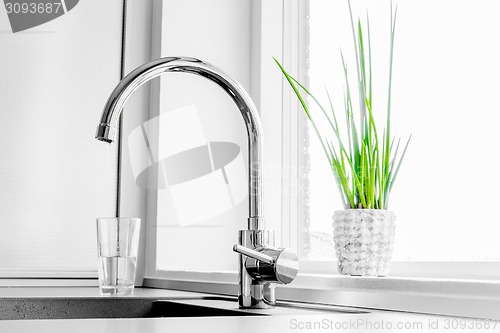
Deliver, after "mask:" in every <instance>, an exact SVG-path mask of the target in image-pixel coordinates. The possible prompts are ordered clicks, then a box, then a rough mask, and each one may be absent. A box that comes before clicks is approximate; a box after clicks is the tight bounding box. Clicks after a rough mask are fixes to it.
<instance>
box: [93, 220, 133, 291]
mask: <svg viewBox="0 0 500 333" xmlns="http://www.w3.org/2000/svg"><path fill="white" fill-rule="evenodd" d="M140 230H141V220H140V219H138V218H133V217H101V218H98V219H97V255H98V261H99V265H98V267H99V290H100V292H101V295H111V296H112V295H131V294H133V293H134V283H135V273H136V266H137V250H138V247H139V235H140Z"/></svg>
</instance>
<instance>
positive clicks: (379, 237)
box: [333, 209, 396, 276]
mask: <svg viewBox="0 0 500 333" xmlns="http://www.w3.org/2000/svg"><path fill="white" fill-rule="evenodd" d="M395 220H396V215H395V214H394V212H392V211H388V210H380V209H346V210H339V211H336V212H335V213H334V214H333V236H334V237H333V238H334V241H335V253H336V255H337V269H338V271H339V273H341V274H345V275H371V276H385V275H387V274H388V273H389V269H390V260H391V257H392V249H393V245H394V229H395Z"/></svg>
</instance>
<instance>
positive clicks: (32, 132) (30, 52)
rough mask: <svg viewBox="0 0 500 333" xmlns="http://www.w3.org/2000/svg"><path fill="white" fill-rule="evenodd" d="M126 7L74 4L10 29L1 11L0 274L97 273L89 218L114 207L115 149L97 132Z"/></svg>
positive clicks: (115, 72)
mask: <svg viewBox="0 0 500 333" xmlns="http://www.w3.org/2000/svg"><path fill="white" fill-rule="evenodd" d="M122 6H123V2H122V1H119V0H114V1H105V2H103V1H98V0H87V1H80V3H79V4H78V5H77V6H76V7H75V8H74V9H73V10H71V11H70V12H68V13H67V14H65V15H63V16H62V17H59V18H57V19H55V20H54V21H51V22H49V23H46V24H44V25H41V26H39V27H36V28H33V29H30V30H27V31H25V32H19V33H16V34H13V33H12V32H11V30H10V26H9V21H8V18H7V14H6V12H5V10H4V9H3V6H2V9H0V45H2V52H0V73H1V79H0V153H1V163H0V275H8V276H12V275H23V274H24V273H21V272H22V271H28V272H30V271H33V272H31V273H26V275H48V276H56V275H58V274H61V271H66V270H71V271H88V272H89V273H88V274H91V275H92V274H93V275H95V273H93V272H94V271H96V245H95V229H96V228H95V218H96V217H98V216H114V215H115V212H116V186H117V185H116V179H117V167H116V165H117V149H116V148H117V146H116V145H115V146H109V145H105V144H103V143H99V142H98V141H96V140H95V139H94V134H95V128H96V126H97V123H98V120H99V116H100V113H101V111H102V107H103V106H104V103H105V101H106V99H107V97H108V95H109V93H110V92H111V90H112V89H113V87H114V85H115V84H116V83H117V82H118V80H119V78H120V69H121V68H120V60H121V39H122ZM49 271H51V272H49ZM44 272H45V273H44ZM47 272H49V273H47ZM79 274H80V275H81V274H84V273H79Z"/></svg>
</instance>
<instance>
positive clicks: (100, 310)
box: [0, 297, 256, 320]
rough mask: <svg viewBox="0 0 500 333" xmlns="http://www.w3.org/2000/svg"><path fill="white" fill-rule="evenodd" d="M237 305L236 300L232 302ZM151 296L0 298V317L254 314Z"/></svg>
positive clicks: (47, 317)
mask: <svg viewBox="0 0 500 333" xmlns="http://www.w3.org/2000/svg"><path fill="white" fill-rule="evenodd" d="M235 304H236V303H235ZM254 315H256V314H254V313H248V312H244V311H241V310H239V309H237V308H235V309H221V308H215V307H210V306H200V305H196V304H184V303H182V302H176V301H172V300H163V299H151V298H137V297H134V298H132V297H130V298H122V297H120V298H102V297H100V298H99V297H96V298H52V297H51V298H48V297H47V298H0V320H23V319H83V318H155V317H215V316H254Z"/></svg>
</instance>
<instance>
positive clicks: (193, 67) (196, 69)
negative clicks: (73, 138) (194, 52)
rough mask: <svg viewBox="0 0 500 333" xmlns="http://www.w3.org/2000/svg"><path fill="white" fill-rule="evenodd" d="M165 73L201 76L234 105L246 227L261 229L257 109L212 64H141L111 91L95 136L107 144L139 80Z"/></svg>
mask: <svg viewBox="0 0 500 333" xmlns="http://www.w3.org/2000/svg"><path fill="white" fill-rule="evenodd" d="M168 72H184V73H191V74H196V75H199V76H202V77H204V78H207V79H209V80H210V81H213V82H214V83H216V84H217V85H218V86H220V87H221V88H222V89H223V90H224V91H225V92H226V93H228V94H229V96H230V97H231V98H232V100H233V101H234V102H235V103H236V105H237V106H238V109H239V111H240V112H241V116H242V117H243V120H244V122H245V126H246V130H247V134H248V161H249V170H248V177H249V181H248V191H249V210H250V211H249V218H248V229H249V230H262V229H264V228H265V222H264V219H263V217H262V130H261V124H260V120H259V117H258V113H257V109H256V107H255V105H254V103H253V102H252V100H251V98H250V96H249V95H248V93H247V92H246V91H245V89H244V88H243V87H242V86H241V85H240V84H239V83H238V82H236V81H235V80H234V79H232V78H230V77H229V76H227V75H226V74H224V73H223V72H222V71H220V70H219V69H217V68H216V67H214V66H212V65H209V64H207V63H205V62H203V61H201V60H198V59H194V58H185V57H169V58H161V59H157V60H154V61H152V62H149V63H147V64H144V65H142V66H140V67H138V68H136V69H135V70H133V71H132V72H131V73H130V74H128V75H127V76H126V77H125V78H124V79H123V80H122V81H121V82H120V83H119V84H118V85H117V86H116V88H115V89H114V90H113V92H112V93H111V95H110V97H109V99H108V101H107V102H106V106H105V107H104V110H103V112H102V116H101V121H100V123H99V125H98V127H97V132H96V139H98V140H101V141H104V142H108V143H111V142H113V141H115V138H116V134H117V132H118V121H119V118H120V114H121V113H122V110H123V107H124V105H125V102H126V101H127V99H128V98H129V97H130V95H132V93H133V92H134V91H136V90H137V88H139V87H140V86H141V85H142V84H143V83H145V82H148V81H150V80H151V79H154V78H155V77H158V76H160V75H162V74H164V73H168Z"/></svg>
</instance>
